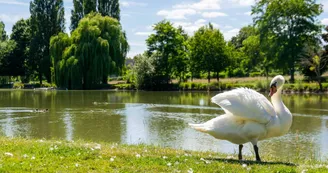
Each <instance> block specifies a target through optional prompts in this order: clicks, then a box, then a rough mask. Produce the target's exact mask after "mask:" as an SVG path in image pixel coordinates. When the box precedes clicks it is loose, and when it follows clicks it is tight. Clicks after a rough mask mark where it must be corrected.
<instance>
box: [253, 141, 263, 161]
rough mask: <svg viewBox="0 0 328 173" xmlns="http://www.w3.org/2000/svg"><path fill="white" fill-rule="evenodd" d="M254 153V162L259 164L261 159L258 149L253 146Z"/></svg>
mask: <svg viewBox="0 0 328 173" xmlns="http://www.w3.org/2000/svg"><path fill="white" fill-rule="evenodd" d="M254 151H255V156H256V161H258V162H261V158H260V155H259V148H258V147H257V145H254Z"/></svg>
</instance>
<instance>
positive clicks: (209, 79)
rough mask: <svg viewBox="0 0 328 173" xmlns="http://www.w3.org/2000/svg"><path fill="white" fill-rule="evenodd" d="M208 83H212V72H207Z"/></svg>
mask: <svg viewBox="0 0 328 173" xmlns="http://www.w3.org/2000/svg"><path fill="white" fill-rule="evenodd" d="M207 81H208V83H210V82H211V72H210V71H208V72H207Z"/></svg>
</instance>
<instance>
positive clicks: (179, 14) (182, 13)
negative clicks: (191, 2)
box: [157, 8, 196, 19]
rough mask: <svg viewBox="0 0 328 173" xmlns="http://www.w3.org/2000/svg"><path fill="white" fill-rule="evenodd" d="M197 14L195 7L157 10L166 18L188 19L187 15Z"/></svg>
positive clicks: (158, 13)
mask: <svg viewBox="0 0 328 173" xmlns="http://www.w3.org/2000/svg"><path fill="white" fill-rule="evenodd" d="M194 14H196V10H194V9H190V8H189V9H175V10H171V11H169V10H161V11H159V12H157V15H159V16H164V17H165V18H166V19H186V16H187V15H194Z"/></svg>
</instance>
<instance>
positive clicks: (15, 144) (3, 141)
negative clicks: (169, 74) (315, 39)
mask: <svg viewBox="0 0 328 173" xmlns="http://www.w3.org/2000/svg"><path fill="white" fill-rule="evenodd" d="M233 157H236V156H233ZM0 160H1V163H0V172H189V173H190V172H302V171H305V170H307V172H328V168H327V162H317V161H313V160H312V161H301V162H298V163H285V162H281V160H279V159H277V158H276V159H274V158H271V157H270V156H262V160H264V161H265V162H263V163H257V162H255V161H253V160H254V158H253V156H252V157H250V156H247V157H246V160H249V161H243V162H240V161H238V160H235V159H234V158H230V157H228V156H227V155H225V154H219V153H214V152H192V151H184V150H175V149H170V148H161V147H155V146H147V145H142V144H140V145H118V144H113V143H93V142H85V141H75V142H68V141H55V140H33V139H29V140H28V139H22V138H13V139H9V138H5V137H0Z"/></svg>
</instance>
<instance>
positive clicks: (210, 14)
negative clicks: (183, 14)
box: [202, 12, 228, 18]
mask: <svg viewBox="0 0 328 173" xmlns="http://www.w3.org/2000/svg"><path fill="white" fill-rule="evenodd" d="M202 16H203V17H205V18H216V17H223V16H228V15H227V14H225V13H221V12H204V13H203V14H202Z"/></svg>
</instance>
